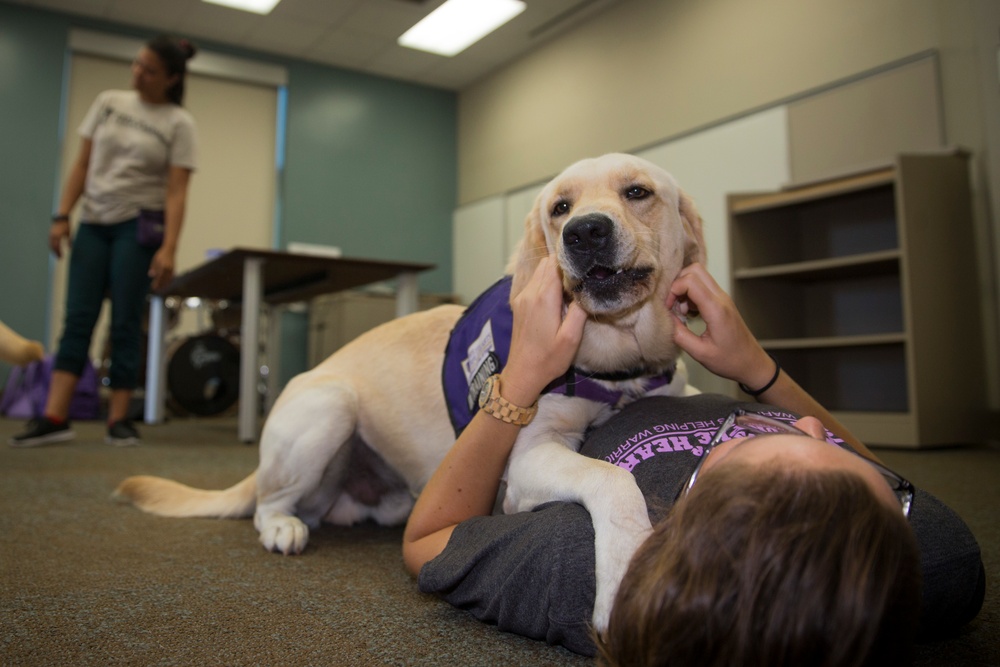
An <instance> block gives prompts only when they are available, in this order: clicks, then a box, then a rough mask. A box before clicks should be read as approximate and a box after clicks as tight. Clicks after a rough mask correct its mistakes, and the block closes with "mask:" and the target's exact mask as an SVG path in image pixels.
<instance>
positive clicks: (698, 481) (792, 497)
mask: <svg viewBox="0 0 1000 667" xmlns="http://www.w3.org/2000/svg"><path fill="white" fill-rule="evenodd" d="M674 302H680V303H686V304H689V305H691V306H693V307H696V308H697V310H698V311H699V312H700V314H701V316H702V317H703V319H704V321H705V323H706V325H707V329H706V330H705V332H704V333H703V334H702V335H700V336H698V335H695V334H694V333H692V332H691V331H690V330H689V329H687V328H686V327H685V326H684V325H683V324H681V323H680V320H678V321H677V327H676V329H677V330H676V333H675V334H674V336H675V341H676V343H677V345H678V346H679V347H680V348H682V349H683V350H685V351H686V352H688V354H689V355H690V356H691V357H693V358H694V359H695V360H697V361H699V362H700V363H702V364H703V365H704V366H705V367H706V368H708V369H709V370H711V371H712V372H714V373H716V374H717V375H720V376H721V377H724V378H728V379H732V380H735V381H738V382H741V383H743V385H744V386H745V387H746V386H749V387H754V388H758V387H763V390H762V391H760V392H759V396H758V398H759V400H761V401H766V403H767V405H765V404H764V403H741V402H738V401H735V400H732V399H730V398H727V397H724V396H717V395H700V396H693V397H683V398H681V397H656V398H647V399H643V400H640V401H637V402H635V403H633V404H631V405H629V406H627V407H626V408H625V409H624V410H623V411H622V412H620V413H619V414H618V415H616V416H615V417H614V418H612V419H611V420H609V421H608V422H607V423H605V424H604V425H603V426H601V427H599V428H597V429H595V431H594V432H593V433H592V434H590V435H589V436H588V437H587V440H586V442H585V443H584V444H583V448H582V450H581V453H582V454H584V455H586V456H591V457H594V458H600V459H604V460H607V461H610V462H612V463H615V464H617V465H620V466H625V467H627V468H629V469H630V470H631V471H632V473H633V474H634V476H635V479H636V483H637V484H638V486H639V488H640V489H641V490H642V492H643V494H644V495H645V497H646V501H647V505H648V507H649V509H650V513H651V515H652V518H653V519H654V529H653V533H652V535H651V536H650V537H649V538H648V540H647V541H646V542H645V543H644V544H643V546H642V547H641V548H640V549H639V550H638V552H637V553H636V555H635V557H634V559H633V561H632V565H631V567H630V570H629V572H628V573H627V575H626V576H625V579H624V581H623V582H622V584H621V588H620V590H619V592H618V596H617V598H616V602H615V606H614V609H613V611H612V614H611V619H610V623H609V628H608V631H607V633H606V634H605V635H603V636H601V637H596V636H595V634H594V633H593V632H592V630H591V629H590V617H591V614H592V611H593V598H594V548H593V544H594V533H593V528H592V524H591V521H590V517H589V515H588V514H587V512H586V510H585V509H584V508H583V507H581V506H579V505H576V504H573V503H548V504H546V505H543V506H541V507H539V508H537V509H536V510H535V511H533V512H525V513H519V514H512V515H494V516H491V515H490V514H491V510H492V508H493V504H494V500H495V497H496V494H497V491H498V489H499V487H500V476H501V474H502V473H503V470H504V466H505V464H506V460H507V456H508V455H509V454H510V450H511V448H512V446H513V442H514V440H515V438H516V436H517V433H518V428H519V427H517V426H513V425H511V424H507V423H503V422H501V421H499V420H497V419H494V418H493V417H492V416H490V415H488V414H485V413H482V412H480V413H478V414H477V415H476V417H475V418H474V419H473V421H472V422H471V423H470V425H469V426H468V427H467V428H466V430H465V431H464V432H463V433H462V435H461V437H460V438H459V440H458V442H457V443H456V444H455V447H454V448H453V449H452V450H451V452H450V453H449V455H448V456H447V458H446V459H445V460H444V462H443V463H442V465H441V466H440V467H439V469H438V471H437V472H436V473H435V475H434V477H433V478H432V479H431V481H430V482H429V483H428V485H427V487H426V488H425V490H424V492H423V493H422V494H421V496H420V498H419V499H418V501H417V504H416V506H415V507H414V510H413V512H412V514H411V516H410V520H409V522H408V524H407V528H406V533H405V535H404V544H403V556H404V559H405V561H406V565H407V567H408V569H409V570H410V571H411V572H412V573H413V574H415V575H418V577H419V579H418V583H419V586H420V589H421V590H422V591H425V592H433V593H436V594H438V595H440V596H441V597H443V598H444V599H445V600H447V601H448V602H450V603H451V604H453V605H455V606H457V607H461V608H463V609H468V610H469V611H471V612H472V613H473V614H474V615H475V616H476V617H477V618H479V619H480V620H483V621H487V622H491V623H496V624H497V625H498V627H499V628H500V629H502V630H506V631H509V632H514V633H518V634H522V635H526V636H528V637H533V638H538V639H545V640H547V641H549V642H550V643H554V644H561V645H563V646H565V647H567V648H569V649H570V650H572V651H575V652H578V653H583V654H587V655H593V654H595V652H599V654H600V656H601V658H602V659H603V662H604V663H606V664H611V665H630V666H631V665H654V664H672V665H763V664H766V665H795V666H802V665H861V664H872V665H875V664H905V663H906V662H907V661H908V660H907V658H908V656H909V655H910V653H911V650H912V641H913V637H914V632H915V631H916V630H917V628H918V627H919V628H920V636H921V638H927V637H930V636H941V635H942V634H946V633H949V632H952V631H954V630H955V629H957V628H958V627H960V626H962V625H964V624H965V623H967V622H968V621H969V620H971V619H972V618H973V617H975V615H976V614H977V613H978V612H979V609H980V607H981V605H982V600H983V594H984V591H985V575H984V571H983V566H982V560H981V557H980V552H979V546H978V545H977V543H976V541H975V538H974V537H973V536H972V534H971V533H970V531H969V529H968V528H967V527H966V525H965V524H964V523H963V522H962V520H961V519H960V518H959V517H958V516H957V515H956V514H955V513H954V512H952V511H951V510H950V509H948V508H947V507H945V506H944V505H943V504H942V503H941V502H940V501H938V500H937V499H936V498H934V497H933V496H931V495H930V494H928V493H926V492H923V491H920V490H916V491H914V489H913V487H912V486H911V485H909V483H908V482H906V481H905V480H903V479H902V478H900V477H899V476H898V475H896V474H895V473H893V472H892V471H890V470H888V469H886V468H884V467H883V466H881V465H880V464H879V463H878V462H877V459H875V457H874V455H872V453H871V452H870V451H868V449H867V448H865V447H864V445H862V444H861V443H860V442H858V441H857V440H856V439H855V438H854V437H853V436H851V435H850V434H849V433H848V432H847V431H846V430H845V429H843V427H842V426H841V425H839V424H837V422H836V421H835V420H834V419H833V417H832V416H831V415H830V413H829V412H827V411H826V410H825V409H823V408H822V406H820V405H819V404H817V403H816V402H815V400H813V399H812V398H811V397H810V396H809V395H808V394H807V393H806V392H805V391H804V390H802V389H801V388H800V387H799V386H798V385H797V384H796V383H795V382H794V381H793V380H792V379H791V378H790V377H789V376H788V375H786V374H785V373H784V372H783V371H780V370H779V369H776V368H775V363H774V362H773V361H772V360H771V358H770V357H769V356H768V355H767V354H766V353H765V352H764V350H763V349H762V348H761V347H760V345H759V344H758V343H757V341H756V340H755V339H754V338H753V336H752V334H751V333H750V331H749V330H748V329H747V327H746V325H745V324H744V322H743V320H742V318H741V317H740V315H739V313H738V312H737V310H736V308H735V305H734V304H733V302H732V300H731V299H730V298H729V297H728V295H727V294H725V292H723V291H722V289H721V288H720V287H719V286H718V285H717V284H716V283H715V281H714V280H713V279H712V278H711V277H710V276H709V275H708V273H707V272H706V271H705V270H704V268H702V267H701V266H699V265H693V266H690V267H688V268H686V269H685V270H684V271H683V272H682V273H681V275H680V276H679V277H678V279H677V281H675V283H674V285H673V287H672V294H671V295H670V297H669V298H668V306H673V305H674ZM513 306H514V338H513V342H512V347H511V353H510V359H509V361H508V364H507V366H506V367H505V368H504V369H503V371H502V373H501V376H502V387H503V390H504V391H503V394H504V398H505V399H507V400H508V401H510V402H513V403H515V404H517V405H531V404H533V403H534V401H535V400H537V398H538V396H539V395H540V393H541V391H542V388H543V387H544V386H545V385H547V384H548V383H549V381H550V380H551V379H553V378H555V377H556V376H558V375H561V374H562V373H563V372H565V370H566V369H567V368H568V367H569V365H570V363H571V360H572V358H573V356H574V355H575V352H576V348H577V346H578V344H579V341H580V336H581V331H582V327H583V319H584V317H583V314H582V312H581V311H580V310H579V309H578V308H576V307H575V306H572V305H571V306H570V308H569V310H568V312H567V313H566V314H565V316H563V315H562V295H561V285H560V282H559V278H558V275H557V271H556V268H555V264H554V263H553V262H551V261H548V260H547V261H545V262H543V263H542V264H541V265H540V267H539V270H538V271H537V272H536V274H535V276H534V277H533V279H532V285H531V287H530V288H529V289H526V290H524V292H523V293H522V294H521V295H520V296H519V297H518V298H517V300H516V301H515V303H514V304H513ZM528 322H530V325H529V324H526V323H528ZM772 378H773V381H771V382H770V383H769V380H771V379H772ZM752 393H755V394H756V393H758V392H752ZM740 411H746V413H747V414H745V415H742V414H741V412H740ZM800 414H808V415H813V417H806V418H802V419H800V418H798V417H797V415H800ZM756 415H763V416H764V418H763V419H760V418H758V417H756ZM727 416H728V417H727ZM816 417H818V418H819V419H818V420H817V419H816ZM771 420H776V421H771ZM790 424H793V425H794V426H789V425H790ZM823 424H827V425H829V426H830V427H831V428H832V429H833V431H834V432H835V433H836V434H837V435H836V436H835V435H833V433H831V432H829V431H825V430H824V428H823ZM757 432H765V433H770V434H768V435H761V436H758V437H756V438H754V437H752V436H753V435H754V433H757ZM775 433H777V434H775ZM837 436H839V437H837ZM841 438H842V439H841ZM716 441H717V442H718V446H713V445H714V444H715V443H716ZM845 441H846V442H845ZM921 580H922V587H921Z"/></svg>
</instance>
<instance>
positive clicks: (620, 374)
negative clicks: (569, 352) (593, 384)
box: [567, 365, 676, 382]
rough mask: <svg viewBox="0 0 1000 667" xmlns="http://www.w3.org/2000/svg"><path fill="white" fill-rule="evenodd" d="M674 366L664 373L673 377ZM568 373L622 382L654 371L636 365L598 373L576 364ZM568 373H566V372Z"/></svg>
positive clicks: (593, 378) (592, 378)
mask: <svg viewBox="0 0 1000 667" xmlns="http://www.w3.org/2000/svg"><path fill="white" fill-rule="evenodd" d="M674 368H676V365H674V366H673V367H671V368H670V369H669V370H667V372H666V374H667V375H670V376H671V377H673V374H674ZM569 370H570V373H575V374H576V375H578V376H581V377H585V378H590V379H591V380H605V381H607V382H623V381H625V380H635V379H637V378H641V377H647V376H650V375H653V374H654V373H655V371H653V370H652V369H650V368H647V367H646V366H636V367H635V368H632V369H630V370H627V371H609V372H607V373H598V372H597V371H588V370H585V369H583V368H578V367H576V366H573V367H571V368H570V369H569ZM567 375H568V374H567Z"/></svg>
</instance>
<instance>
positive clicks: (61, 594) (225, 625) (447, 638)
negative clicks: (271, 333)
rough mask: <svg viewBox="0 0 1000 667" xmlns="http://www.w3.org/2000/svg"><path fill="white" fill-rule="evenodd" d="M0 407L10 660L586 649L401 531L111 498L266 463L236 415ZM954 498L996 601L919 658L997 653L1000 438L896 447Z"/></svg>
mask: <svg viewBox="0 0 1000 667" xmlns="http://www.w3.org/2000/svg"><path fill="white" fill-rule="evenodd" d="M21 427H22V423H21V422H19V421H11V420H4V419H0V442H2V443H3V444H2V445H0V663H2V664H3V665H278V664H294V665H583V664H590V661H589V660H587V659H584V658H581V657H580V656H576V655H574V654H572V653H570V652H568V651H565V650H562V649H559V648H554V647H551V646H547V645H545V644H544V643H541V642H536V641H532V640H528V639H524V638H521V637H517V636H513V635H509V634H505V633H501V632H499V631H497V630H496V629H495V628H494V627H491V626H488V625H485V624H481V623H479V622H477V621H475V620H473V619H472V618H470V617H469V616H468V615H467V614H465V613H464V612H462V611H459V610H455V609H453V608H451V607H449V606H448V605H446V604H444V603H442V602H440V601H438V600H437V599H435V598H433V597H430V596H426V595H422V594H420V593H419V592H417V590H416V587H415V584H414V582H413V580H412V579H411V578H410V577H409V575H407V574H406V572H405V571H404V570H403V566H402V560H401V557H400V548H399V543H400V538H401V529H398V528H392V529H390V528H379V527H375V526H360V527H355V528H349V529H343V528H333V527H324V528H323V529H321V530H320V531H318V532H317V533H315V534H314V536H313V538H312V540H311V542H310V546H309V548H308V549H307V551H306V552H305V553H304V554H302V555H301V556H296V557H283V556H278V555H274V554H270V553H267V552H265V551H264V550H263V549H262V548H261V547H260V545H259V544H258V542H257V539H256V533H255V531H254V529H253V525H252V522H251V521H249V520H231V521H229V520H223V521H218V520H208V519H189V520H177V519H163V518H158V517H153V516H148V515H145V514H143V513H141V512H139V511H137V510H135V509H134V508H132V507H130V506H126V505H121V504H119V503H116V502H114V501H113V500H112V499H111V498H110V494H111V491H112V490H113V489H114V488H115V486H116V485H117V483H118V482H119V481H120V480H121V479H123V478H124V477H126V476H128V475H132V474H140V473H143V474H145V473H148V474H156V475H163V476H167V477H172V478H175V479H179V480H182V481H184V482H186V483H189V484H192V485H195V486H201V487H205V488H222V487H225V486H228V485H230V484H232V483H234V482H235V481H237V480H239V479H241V478H242V477H243V476H245V475H246V474H248V473H249V472H250V471H252V470H253V469H254V467H255V466H256V461H257V451H256V448H255V447H253V446H247V445H243V444H240V443H238V442H237V439H236V425H235V421H234V420H232V419H194V420H173V421H170V422H168V423H167V424H165V425H162V426H156V427H144V428H142V431H143V436H144V443H143V445H142V446H140V447H135V448H127V449H116V448H113V447H109V446H108V445H105V444H104V443H103V433H104V427H103V425H102V424H100V423H97V422H78V423H76V424H74V428H75V430H76V431H77V434H78V437H77V439H76V441H75V442H73V443H72V444H64V445H55V446H49V447H44V448H38V449H29V450H19V449H13V448H9V447H7V446H6V444H5V443H6V441H7V438H8V437H9V436H10V435H11V434H13V433H15V432H17V431H19V430H20V429H21ZM882 454H883V456H884V458H885V459H886V461H887V462H888V463H889V465H890V466H893V467H896V468H897V469H898V470H899V471H900V472H901V473H903V474H905V475H909V476H911V477H912V479H913V480H914V481H915V482H916V483H917V484H918V485H922V486H924V488H927V489H928V490H930V491H932V492H933V493H936V494H937V495H938V496H939V497H941V498H942V499H943V500H945V501H946V502H948V503H949V504H950V505H951V506H952V507H954V508H955V509H956V510H957V511H958V512H959V514H961V515H962V516H963V518H965V520H966V521H967V522H968V523H969V524H970V526H971V527H972V528H973V531H974V532H975V533H976V535H977V537H978V538H979V540H980V543H981V544H982V546H983V552H984V561H985V564H986V568H987V576H988V577H989V579H988V583H987V587H988V588H987V599H986V606H985V607H984V609H983V611H982V613H981V614H980V615H979V618H978V619H976V621H975V622H973V623H972V624H971V625H970V626H968V627H967V628H966V630H965V631H964V632H963V633H962V634H961V635H960V636H959V637H956V638H954V639H950V640H947V641H944V642H939V643H937V644H932V645H924V646H921V647H919V652H918V661H917V664H918V665H1000V603H998V601H997V600H998V598H997V594H998V590H997V584H996V579H995V575H996V573H997V572H1000V534H998V529H1000V527H998V523H997V515H996V508H997V507H998V506H1000V448H997V447H992V446H981V447H969V448H961V449H950V450H944V451H931V452H898V451H883V452H882Z"/></svg>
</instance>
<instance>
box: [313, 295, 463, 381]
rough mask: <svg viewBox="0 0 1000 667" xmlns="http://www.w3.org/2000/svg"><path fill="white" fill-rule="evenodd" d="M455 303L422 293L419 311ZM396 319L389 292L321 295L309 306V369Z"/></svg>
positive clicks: (394, 298) (393, 298)
mask: <svg viewBox="0 0 1000 667" xmlns="http://www.w3.org/2000/svg"><path fill="white" fill-rule="evenodd" d="M455 302H456V299H455V297H453V296H452V295H448V294H427V293H421V294H420V299H419V303H418V309H419V310H427V309H430V308H434V307H435V306H440V305H443V304H446V303H455ZM395 317H396V297H395V295H394V294H392V293H389V292H376V291H373V290H347V291H344V292H335V293H332V294H324V295H321V296H318V297H316V298H315V299H312V301H310V303H309V359H308V363H309V368H315V367H316V366H317V365H318V364H319V363H320V362H322V361H323V360H324V359H326V358H327V357H328V356H330V355H331V354H333V353H334V352H336V351H337V350H339V349H340V348H341V347H343V346H344V345H346V344H347V343H349V342H351V341H352V340H354V339H355V338H357V337H358V336H360V335H361V334H363V333H365V332H366V331H368V330H370V329H374V328H375V327H377V326H379V325H380V324H384V323H385V322H388V321H389V320H391V319H394V318H395Z"/></svg>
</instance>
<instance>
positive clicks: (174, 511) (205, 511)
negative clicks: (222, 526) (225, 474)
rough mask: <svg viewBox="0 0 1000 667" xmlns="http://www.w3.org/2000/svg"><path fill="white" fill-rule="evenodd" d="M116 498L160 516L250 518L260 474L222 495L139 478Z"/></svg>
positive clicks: (131, 479)
mask: <svg viewBox="0 0 1000 667" xmlns="http://www.w3.org/2000/svg"><path fill="white" fill-rule="evenodd" d="M113 496H114V497H115V498H116V499H118V500H121V501H124V502H131V503H132V504H134V505H135V506H136V507H138V508H139V509H141V510H142V511H144V512H149V513H150V514H158V515H160V516H170V517H211V518H217V519H242V518H246V517H249V516H251V515H252V514H253V511H254V508H255V507H256V505H257V473H256V472H253V473H251V474H250V476H248V477H247V478H246V479H244V480H243V481H242V482H240V483H238V484H236V485H235V486H231V487H229V488H228V489H225V490H223V491H205V490H202V489H195V488H193V487H190V486H187V485H185V484H181V483H180V482H175V481H173V480H169V479H164V478H162V477H150V476H148V475H139V476H136V477H129V478H127V479H125V480H124V481H122V483H121V484H119V485H118V488H117V489H115V491H114V494H113Z"/></svg>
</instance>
